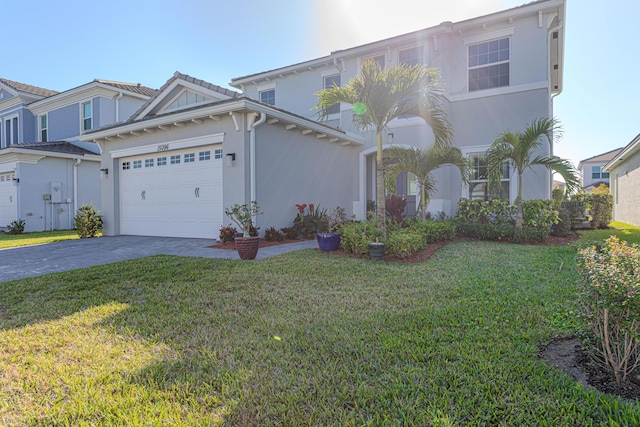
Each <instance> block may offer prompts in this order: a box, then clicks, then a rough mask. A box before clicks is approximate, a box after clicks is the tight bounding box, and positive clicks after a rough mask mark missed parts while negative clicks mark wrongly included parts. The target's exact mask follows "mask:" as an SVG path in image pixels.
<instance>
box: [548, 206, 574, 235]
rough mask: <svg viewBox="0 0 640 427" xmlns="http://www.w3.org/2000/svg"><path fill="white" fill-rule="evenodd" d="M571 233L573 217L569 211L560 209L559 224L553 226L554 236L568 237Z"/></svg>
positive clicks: (552, 232) (552, 233)
mask: <svg viewBox="0 0 640 427" xmlns="http://www.w3.org/2000/svg"><path fill="white" fill-rule="evenodd" d="M569 231H571V216H570V215H569V211H567V210H566V209H562V208H560V209H559V210H558V222H556V223H555V224H553V225H552V226H551V235H552V236H560V237H562V236H566V235H567V234H569Z"/></svg>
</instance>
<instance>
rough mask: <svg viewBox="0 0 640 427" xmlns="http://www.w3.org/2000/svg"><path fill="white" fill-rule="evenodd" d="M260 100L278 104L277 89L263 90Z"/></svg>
mask: <svg viewBox="0 0 640 427" xmlns="http://www.w3.org/2000/svg"><path fill="white" fill-rule="evenodd" d="M260 102H263V103H265V104H269V105H276V90H275V89H269V90H263V91H262V92H260Z"/></svg>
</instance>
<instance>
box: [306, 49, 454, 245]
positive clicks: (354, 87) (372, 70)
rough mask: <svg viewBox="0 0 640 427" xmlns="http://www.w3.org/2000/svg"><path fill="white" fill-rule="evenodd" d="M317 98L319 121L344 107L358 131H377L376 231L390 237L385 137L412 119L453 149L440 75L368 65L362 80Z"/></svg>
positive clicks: (401, 66)
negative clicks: (394, 122)
mask: <svg viewBox="0 0 640 427" xmlns="http://www.w3.org/2000/svg"><path fill="white" fill-rule="evenodd" d="M317 96H318V105H317V106H316V108H317V109H318V110H319V112H320V120H324V119H326V118H327V117H328V116H329V113H330V109H331V107H332V106H334V105H336V104H339V103H340V102H344V103H348V104H351V105H353V112H354V113H355V114H354V117H353V120H354V123H355V125H356V127H357V128H358V129H360V130H366V129H369V128H373V129H375V131H376V136H377V152H376V216H377V223H378V228H379V229H380V230H381V231H382V232H383V235H386V223H385V203H384V200H385V199H384V166H383V162H382V133H383V131H384V130H385V129H387V128H388V126H389V123H390V122H391V121H392V120H393V119H396V118H398V117H403V116H409V115H413V116H418V117H421V118H422V119H423V120H424V121H425V122H426V123H427V124H428V125H429V126H430V127H431V129H432V130H433V133H434V135H435V144H436V145H438V146H445V145H450V144H451V140H452V131H451V126H450V125H449V121H448V119H447V115H446V113H445V112H444V110H443V109H442V107H441V105H440V100H441V96H442V89H441V85H440V80H439V71H438V70H436V69H434V68H425V67H424V66H422V65H419V64H418V65H413V66H409V65H406V64H399V65H397V66H395V67H390V68H382V67H380V65H379V64H378V63H377V62H375V61H373V60H366V61H364V62H363V63H362V66H361V69H360V74H359V75H358V76H356V77H354V78H352V79H351V80H350V81H349V82H347V84H346V85H345V86H343V87H338V86H335V85H334V86H333V87H331V88H327V89H323V90H321V91H319V92H318V93H317Z"/></svg>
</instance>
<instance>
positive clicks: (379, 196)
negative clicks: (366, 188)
mask: <svg viewBox="0 0 640 427" xmlns="http://www.w3.org/2000/svg"><path fill="white" fill-rule="evenodd" d="M385 210H386V206H385V199H384V165H383V164H382V132H381V131H378V150H377V152H376V217H377V219H378V229H379V230H380V231H382V237H387V223H386V220H385Z"/></svg>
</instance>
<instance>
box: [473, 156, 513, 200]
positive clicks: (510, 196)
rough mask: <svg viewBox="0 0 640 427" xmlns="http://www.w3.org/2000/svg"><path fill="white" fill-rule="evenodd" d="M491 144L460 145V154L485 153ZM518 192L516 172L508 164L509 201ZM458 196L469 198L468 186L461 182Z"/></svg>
mask: <svg viewBox="0 0 640 427" xmlns="http://www.w3.org/2000/svg"><path fill="white" fill-rule="evenodd" d="M489 148H491V145H470V146H468V147H460V151H461V152H462V156H463V157H465V158H467V159H468V158H469V156H470V155H471V154H481V153H486V152H487V151H489ZM517 192H518V176H517V174H516V172H515V171H514V170H513V169H511V166H509V203H514V202H515V200H516V196H517ZM460 196H461V197H462V198H464V199H468V198H469V186H468V185H465V184H464V183H463V184H462V192H461V194H460Z"/></svg>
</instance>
